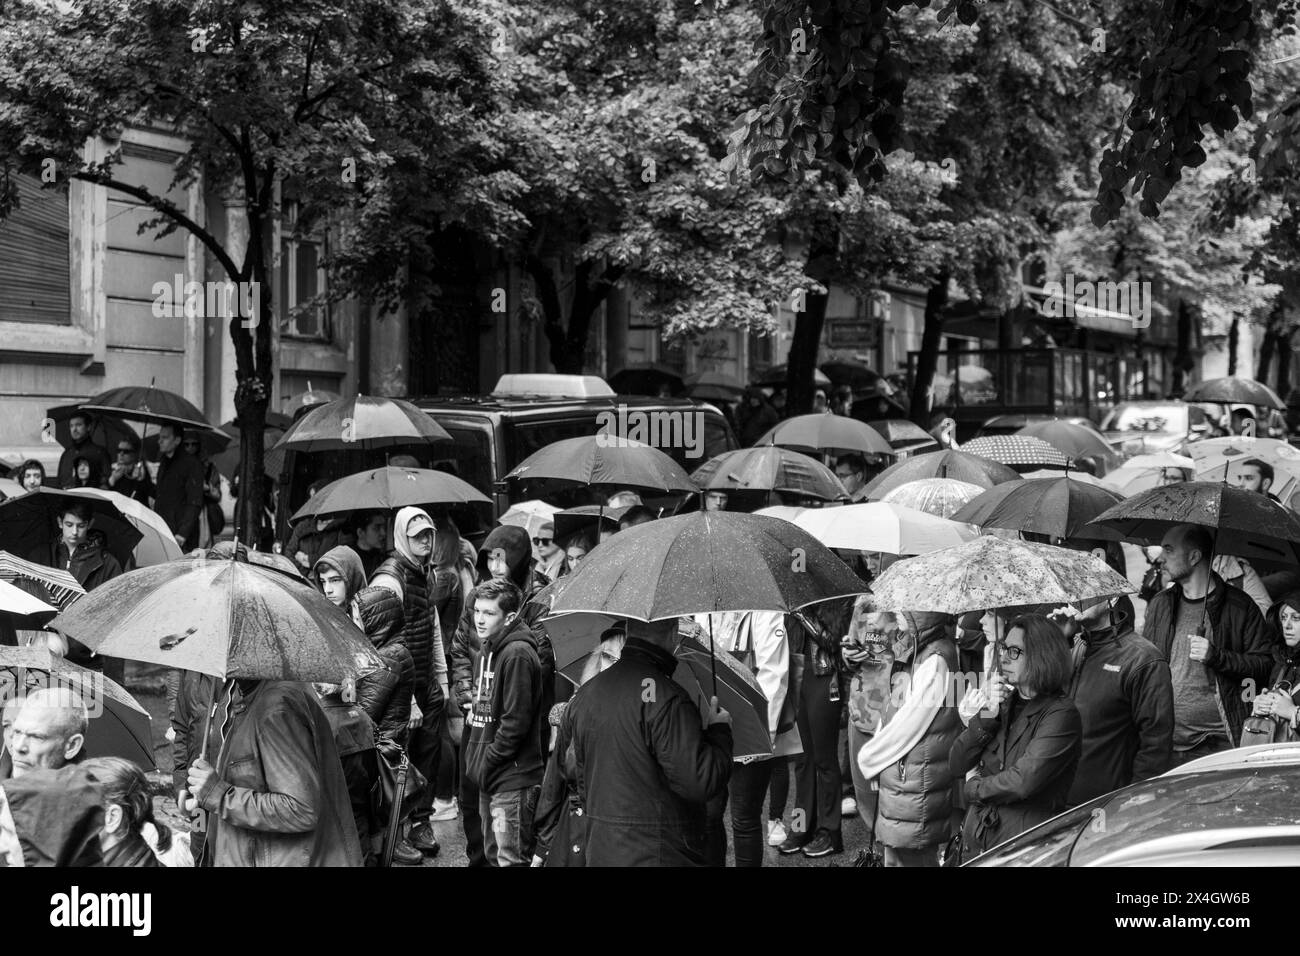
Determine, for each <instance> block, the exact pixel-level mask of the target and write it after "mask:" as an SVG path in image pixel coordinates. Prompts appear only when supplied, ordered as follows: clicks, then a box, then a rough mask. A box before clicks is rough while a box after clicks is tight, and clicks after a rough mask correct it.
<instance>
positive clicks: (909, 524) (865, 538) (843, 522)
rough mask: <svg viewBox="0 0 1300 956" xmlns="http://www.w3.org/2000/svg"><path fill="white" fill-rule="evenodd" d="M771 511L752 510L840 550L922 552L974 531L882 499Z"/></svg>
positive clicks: (959, 541)
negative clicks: (796, 527) (794, 527)
mask: <svg viewBox="0 0 1300 956" xmlns="http://www.w3.org/2000/svg"><path fill="white" fill-rule="evenodd" d="M777 512H778V509H776V508H765V509H763V510H762V511H758V512H755V514H771V515H772V516H773V517H778V518H784V519H785V520H787V521H791V522H793V523H794V524H796V525H798V526H799V527H800V528H803V529H804V530H805V531H807V532H808V533H809V534H810V535H812V536H813V537H814V538H816V539H817V540H818V541H820V542H821V543H822V544H824V545H826V547H828V548H836V549H840V550H846V551H879V552H881V553H883V554H927V553H929V552H931V551H938V550H939V549H941V548H951V547H953V546H955V545H959V544H963V543H964V542H967V541H969V540H971V538H974V537H975V536H976V533H975V530H974V529H973V528H971V527H970V525H966V524H960V523H958V522H956V521H949V520H948V519H946V518H936V517H935V516H934V515H930V514H926V513H925V512H923V511H916V510H914V509H912V508H906V507H903V506H902V505H896V504H889V503H887V502H883V501H873V502H869V503H866V504H858V505H845V506H844V507H842V508H794V509H789V508H781V509H779V513H777Z"/></svg>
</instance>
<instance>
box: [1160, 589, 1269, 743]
mask: <svg viewBox="0 0 1300 956" xmlns="http://www.w3.org/2000/svg"><path fill="white" fill-rule="evenodd" d="M1211 578H1212V580H1213V582H1214V585H1213V589H1212V590H1211V591H1210V595H1209V598H1208V599H1207V600H1206V610H1205V613H1206V616H1207V617H1208V618H1209V619H1210V630H1211V635H1210V652H1209V654H1208V655H1206V658H1205V666H1206V667H1208V668H1209V669H1210V670H1211V671H1212V672H1213V673H1214V676H1215V681H1214V686H1215V689H1216V690H1217V691H1218V698H1219V709H1220V712H1221V713H1222V714H1223V716H1224V719H1225V721H1226V722H1227V728H1226V730H1227V732H1228V736H1229V739H1230V740H1231V741H1232V744H1233V746H1236V745H1237V744H1238V743H1239V742H1240V741H1241V725H1242V724H1243V723H1244V722H1245V720H1246V718H1247V717H1249V716H1250V707H1251V705H1250V704H1248V703H1246V700H1245V698H1246V697H1253V693H1258V692H1259V691H1260V690H1262V689H1263V687H1264V685H1265V684H1266V683H1267V681H1268V675H1269V673H1270V672H1271V671H1272V669H1273V664H1274V657H1275V655H1276V654H1277V651H1278V645H1279V643H1280V642H1279V641H1278V637H1277V635H1276V634H1274V633H1273V632H1272V630H1271V629H1270V628H1269V626H1268V625H1267V624H1266V623H1265V621H1264V616H1263V615H1262V614H1260V613H1259V608H1258V607H1257V606H1256V605H1255V602H1254V601H1253V600H1252V599H1251V598H1250V596H1249V595H1248V594H1246V592H1245V591H1242V590H1241V589H1240V588H1234V587H1230V586H1229V585H1227V584H1225V583H1224V581H1223V578H1221V577H1219V576H1218V575H1217V574H1212V575H1211ZM1182 600H1183V588H1182V585H1181V584H1178V583H1175V584H1174V585H1173V586H1172V587H1168V588H1166V589H1165V590H1163V591H1161V592H1160V593H1159V594H1157V595H1156V596H1155V597H1153V598H1152V599H1151V601H1150V603H1149V604H1147V616H1146V623H1145V624H1144V625H1143V631H1144V632H1145V633H1144V634H1143V636H1144V637H1145V638H1146V639H1147V640H1149V641H1150V642H1151V643H1152V644H1154V645H1155V646H1156V650H1157V651H1159V652H1160V656H1161V657H1163V658H1164V659H1165V660H1169V653H1170V650H1171V649H1172V647H1173V643H1174V636H1175V635H1174V628H1175V627H1176V626H1177V623H1178V606H1179V604H1180V603H1181V601H1182ZM1249 682H1253V683H1249ZM1247 689H1250V690H1251V691H1253V693H1252V694H1246V693H1243V691H1245V690H1247Z"/></svg>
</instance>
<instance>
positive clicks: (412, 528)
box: [406, 512, 438, 538]
mask: <svg viewBox="0 0 1300 956" xmlns="http://www.w3.org/2000/svg"><path fill="white" fill-rule="evenodd" d="M437 530H438V529H437V527H436V526H435V525H434V523H433V520H432V519H431V518H430V517H429V516H428V515H427V514H424V513H423V512H421V513H420V514H418V515H416V516H415V517H414V518H412V519H411V520H410V521H409V522H407V524H406V536H407V537H408V538H414V537H415V536H416V535H417V534H420V533H421V532H423V531H437Z"/></svg>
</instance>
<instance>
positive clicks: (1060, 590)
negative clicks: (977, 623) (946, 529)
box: [871, 535, 1134, 614]
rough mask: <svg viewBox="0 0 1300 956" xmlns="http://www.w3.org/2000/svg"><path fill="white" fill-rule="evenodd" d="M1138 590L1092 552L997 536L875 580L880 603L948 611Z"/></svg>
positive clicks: (895, 568) (900, 566) (914, 561)
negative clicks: (1010, 539)
mask: <svg viewBox="0 0 1300 956" xmlns="http://www.w3.org/2000/svg"><path fill="white" fill-rule="evenodd" d="M1133 590H1134V588H1133V585H1131V584H1129V582H1128V581H1127V580H1126V579H1125V578H1124V576H1123V575H1121V574H1117V573H1116V572H1115V571H1113V570H1111V569H1110V568H1109V567H1107V565H1106V562H1104V561H1102V560H1101V559H1100V558H1098V557H1096V556H1095V555H1093V554H1092V552H1090V551H1071V550H1069V549H1068V548H1058V547H1055V546H1054V545H1050V544H1033V543H1031V542H1028V541H1008V540H1004V539H1002V538H997V537H994V536H992V535H981V536H980V537H978V538H976V539H975V540H974V541H969V542H967V543H966V544H963V545H960V546H958V547H955V548H946V549H945V550H943V551H934V552H932V553H930V554H923V555H921V556H919V557H915V558H908V559H907V560H905V561H899V562H897V563H896V564H893V565H891V566H890V567H888V568H886V569H885V570H884V571H883V572H881V574H880V576H879V577H877V578H876V579H875V580H874V581H872V582H871V593H872V594H873V595H874V597H875V600H876V604H877V605H878V606H879V607H883V608H899V609H906V610H909V611H934V612H937V613H941V614H965V613H966V612H967V611H986V610H991V609H996V608H1004V607H1023V606H1025V605H1036V604H1049V603H1050V604H1069V603H1072V602H1074V601H1085V600H1088V599H1090V598H1100V597H1106V598H1109V597H1116V596H1118V595H1120V594H1129V593H1131V592H1132V591H1133Z"/></svg>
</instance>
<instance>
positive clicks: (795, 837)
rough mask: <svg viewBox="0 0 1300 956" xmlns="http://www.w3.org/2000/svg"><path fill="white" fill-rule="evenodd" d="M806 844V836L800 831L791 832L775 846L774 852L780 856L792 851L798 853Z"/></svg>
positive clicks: (787, 854)
mask: <svg viewBox="0 0 1300 956" xmlns="http://www.w3.org/2000/svg"><path fill="white" fill-rule="evenodd" d="M807 844H808V837H806V836H805V835H803V834H802V833H791V834H790V835H789V836H787V837H786V838H785V842H784V843H782V844H781V845H780V846H779V847H777V848H776V852H777V853H780V854H781V855H782V856H789V855H790V854H792V853H798V852H799V851H800V850H802V849H803V848H804V847H805V846H807Z"/></svg>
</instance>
